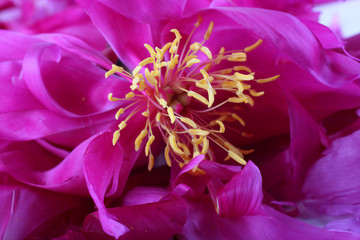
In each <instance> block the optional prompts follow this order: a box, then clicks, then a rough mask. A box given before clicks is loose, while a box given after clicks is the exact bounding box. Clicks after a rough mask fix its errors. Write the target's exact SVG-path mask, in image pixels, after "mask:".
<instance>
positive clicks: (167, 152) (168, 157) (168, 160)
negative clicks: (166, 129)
mask: <svg viewBox="0 0 360 240" xmlns="http://www.w3.org/2000/svg"><path fill="white" fill-rule="evenodd" d="M164 157H165V161H166V164H167V165H168V166H169V167H171V159H170V148H169V145H166V147H165V151H164Z"/></svg>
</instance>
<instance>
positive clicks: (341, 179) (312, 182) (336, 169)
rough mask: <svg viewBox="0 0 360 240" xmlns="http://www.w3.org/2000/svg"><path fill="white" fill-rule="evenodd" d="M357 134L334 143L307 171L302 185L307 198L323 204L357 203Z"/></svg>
mask: <svg viewBox="0 0 360 240" xmlns="http://www.w3.org/2000/svg"><path fill="white" fill-rule="evenodd" d="M359 143H360V131H356V132H354V133H353V134H351V135H348V136H345V137H343V138H339V139H337V140H334V141H333V142H332V144H331V145H330V147H329V148H328V149H327V150H326V151H324V153H323V155H324V156H323V157H322V158H321V159H320V160H319V161H317V162H316V163H315V164H314V165H313V166H312V167H311V168H310V170H309V173H308V175H307V177H306V179H305V183H304V186H303V192H304V193H305V194H306V196H307V198H308V199H313V200H316V201H318V202H319V203H323V204H332V205H337V204H340V205H341V204H359V203H360V201H359V199H360V175H359V174H358V169H359V167H360V162H359V161H358V159H359V154H360V152H359V147H358V145H359Z"/></svg>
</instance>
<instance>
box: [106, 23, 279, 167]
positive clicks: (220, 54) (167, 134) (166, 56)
mask: <svg viewBox="0 0 360 240" xmlns="http://www.w3.org/2000/svg"><path fill="white" fill-rule="evenodd" d="M200 24H202V19H201V17H199V19H198V21H197V22H196V23H195V26H194V29H193V30H192V32H191V33H190V35H189V37H188V38H187V39H186V40H185V43H184V44H183V45H180V44H181V42H182V41H183V38H182V35H181V33H180V32H179V31H178V30H177V29H172V30H171V32H172V33H173V34H174V40H173V41H172V42H168V43H166V44H165V45H164V46H162V47H161V48H159V47H155V48H153V47H152V46H150V45H148V44H145V45H144V47H145V48H146V49H147V51H148V52H149V57H147V58H145V59H144V60H142V61H141V62H140V63H139V64H138V66H136V67H135V68H134V70H133V71H132V72H127V71H125V70H124V69H123V68H122V67H119V66H117V65H112V69H110V70H109V71H108V72H107V73H106V74H105V76H106V77H108V76H110V75H112V74H117V75H119V76H121V77H123V78H125V79H128V80H129V81H130V82H131V85H130V90H129V92H128V93H127V94H126V95H125V96H116V97H114V96H113V93H109V95H108V99H109V100H110V101H124V100H127V101H129V104H128V105H127V106H126V107H125V108H120V109H119V110H118V111H117V113H116V114H115V119H116V120H119V118H120V116H121V115H122V114H124V115H125V117H123V118H121V119H123V120H122V121H121V122H119V125H118V129H117V130H116V131H115V132H114V133H113V145H115V144H116V143H117V141H118V140H119V138H120V137H121V131H122V130H123V129H124V128H126V127H127V126H128V125H131V119H132V118H133V117H134V116H140V115H141V117H143V118H145V124H144V125H145V126H142V130H141V132H140V134H139V135H138V136H137V137H136V139H135V142H134V149H135V150H136V151H138V150H140V149H141V146H142V145H143V144H144V152H145V155H146V156H147V157H148V158H149V163H148V169H149V170H151V169H152V168H153V166H154V155H153V153H152V151H151V146H152V144H153V143H154V142H156V141H163V142H164V143H165V150H164V158H165V160H166V163H167V165H168V166H172V164H174V163H177V164H178V165H179V166H180V167H183V166H184V165H186V164H187V163H188V162H190V161H191V159H193V158H194V157H196V156H198V155H200V154H203V155H205V157H206V158H207V159H210V160H215V154H214V148H220V149H222V151H223V152H224V153H225V155H224V156H225V157H224V160H229V159H233V160H234V161H236V162H238V163H239V164H241V165H245V164H246V161H245V159H244V154H247V153H249V152H251V151H252V150H242V149H239V148H237V147H236V146H234V145H233V144H232V143H231V142H229V141H227V140H226V138H225V137H224V133H225V132H226V129H227V128H230V129H231V130H232V131H233V128H232V126H233V124H238V127H236V126H235V127H234V128H241V127H244V126H245V121H244V120H243V119H242V118H241V116H239V115H241V114H239V111H238V110H237V109H239V107H236V106H237V105H242V104H245V105H249V106H253V105H254V103H255V101H254V99H255V98H256V97H260V96H262V95H263V94H264V92H263V91H260V92H258V91H255V90H254V89H253V88H252V86H251V84H252V83H254V82H257V83H265V82H270V81H274V80H275V79H277V78H278V77H279V75H277V76H274V77H270V78H267V79H256V78H255V73H254V72H252V71H251V69H250V68H249V67H247V66H246V65H244V63H245V62H246V58H247V54H248V52H250V51H252V50H254V49H255V48H257V47H259V46H260V45H261V43H262V40H261V39H260V40H258V41H257V42H255V43H254V44H253V45H251V46H248V47H246V48H244V49H242V50H236V51H234V50H232V51H226V50H225V48H224V47H222V48H220V50H218V51H217V52H215V53H214V52H211V51H210V49H209V48H207V47H206V44H205V43H206V41H207V40H208V39H209V38H210V36H211V33H212V31H213V28H214V23H213V22H210V24H209V25H208V28H207V31H206V32H205V33H204V37H203V40H202V41H201V42H191V38H192V35H193V33H194V32H195V31H196V29H197V28H198V27H199V26H200ZM224 66H226V67H224ZM229 109H230V110H229ZM240 112H241V111H240ZM229 123H231V126H230V124H229ZM136 127H138V126H136ZM154 129H157V130H158V131H159V132H160V134H158V135H157V136H161V138H162V139H155V134H154ZM240 135H241V136H243V137H248V136H249V134H247V133H246V132H241V134H240ZM193 172H194V173H201V169H193Z"/></svg>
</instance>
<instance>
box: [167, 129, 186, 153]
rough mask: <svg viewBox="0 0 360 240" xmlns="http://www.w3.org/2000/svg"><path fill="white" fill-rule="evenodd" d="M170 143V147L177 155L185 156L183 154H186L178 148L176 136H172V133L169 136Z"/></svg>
mask: <svg viewBox="0 0 360 240" xmlns="http://www.w3.org/2000/svg"><path fill="white" fill-rule="evenodd" d="M168 141H169V143H170V147H171V148H172V150H173V151H174V152H175V153H177V154H179V155H183V154H184V152H183V151H181V149H180V148H179V147H178V146H177V144H176V139H175V136H174V135H172V134H171V133H170V136H169V140H168Z"/></svg>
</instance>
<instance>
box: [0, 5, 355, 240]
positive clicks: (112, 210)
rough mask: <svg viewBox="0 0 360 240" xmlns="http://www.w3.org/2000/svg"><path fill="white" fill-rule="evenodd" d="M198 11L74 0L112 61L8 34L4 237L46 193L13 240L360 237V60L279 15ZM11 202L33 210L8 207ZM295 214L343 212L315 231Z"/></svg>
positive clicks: (58, 38) (49, 39)
mask: <svg viewBox="0 0 360 240" xmlns="http://www.w3.org/2000/svg"><path fill="white" fill-rule="evenodd" d="M281 2H282V3H284V5H281V4H280V5H281V6H289V5H291V4H288V2H287V1H281ZM198 3H199V4H198V5H195V4H192V3H190V2H186V1H162V2H161V3H159V4H153V3H149V2H145V1H141V0H139V1H137V2H136V4H134V3H131V4H130V3H127V2H126V1H111V0H99V1H95V0H93V1H89V0H78V4H79V5H81V6H82V7H83V8H84V10H85V11H86V12H87V13H88V14H89V16H90V18H91V20H92V21H93V23H94V25H95V26H96V27H97V28H98V30H99V32H101V33H102V35H103V36H104V38H105V39H106V40H107V41H108V43H109V45H110V46H111V48H112V50H113V51H114V52H115V54H116V55H117V57H118V58H119V61H117V64H118V65H116V64H114V63H115V62H111V61H110V60H109V59H107V58H106V57H105V56H104V55H103V54H101V53H99V52H97V50H95V49H94V48H92V47H90V46H89V45H88V44H86V43H84V42H83V41H82V40H79V39H78V38H76V37H72V36H68V35H62V34H45V35H33V36H26V35H23V34H19V33H14V32H11V31H1V34H2V35H3V36H4V37H3V38H1V40H0V41H1V42H2V43H3V44H2V45H1V46H3V51H2V53H1V54H0V56H1V58H0V60H1V64H2V66H3V68H1V70H2V71H3V72H2V75H3V80H2V81H1V83H2V84H3V89H5V94H4V95H3V101H2V102H3V103H4V104H2V105H1V108H2V110H1V111H2V114H1V116H0V117H1V122H2V124H1V127H0V132H1V136H2V137H1V138H2V141H3V142H2V143H1V149H2V151H1V158H0V171H1V174H2V176H4V179H5V180H4V181H3V185H4V186H6V188H5V191H3V195H1V196H2V198H3V199H4V202H6V207H5V208H3V209H2V212H3V213H4V216H7V217H4V218H2V220H1V221H2V222H1V225H0V226H1V228H0V230H1V234H2V235H3V236H6V237H8V238H11V237H13V236H14V235H12V234H13V231H14V230H12V229H14V228H13V226H15V223H16V222H15V220H16V216H18V215H19V214H20V215H21V214H22V215H26V214H29V213H28V212H27V211H26V209H29V208H34V207H37V206H39V205H38V204H39V203H38V201H37V200H36V199H44V200H43V202H44V206H43V208H41V209H40V213H41V214H40V216H41V219H40V220H39V219H38V218H36V217H35V216H32V219H34V220H33V222H34V224H33V225H31V226H28V225H25V223H24V225H20V226H21V228H22V229H23V230H22V231H21V232H19V233H18V234H19V235H17V236H15V237H14V238H18V239H21V238H23V237H33V236H35V237H37V236H45V237H53V236H55V235H56V236H60V235H62V236H61V237H60V238H61V239H113V238H114V237H115V238H120V239H121V238H123V239H138V238H139V239H140V238H146V239H169V238H171V237H173V236H176V237H177V238H180V239H204V238H208V239H234V238H235V239H266V238H267V239H279V238H283V239H288V238H290V237H291V238H296V239H358V238H359V232H358V228H357V215H356V210H357V208H356V207H357V205H356V204H357V200H356V191H354V189H357V185H356V184H355V183H356V170H354V169H356V168H353V167H354V166H356V163H355V162H354V161H353V160H355V159H356V157H355V156H356V149H355V148H356V147H355V145H353V144H350V143H351V142H356V140H357V129H358V124H357V119H358V116H357V115H356V114H354V113H356V109H358V107H359V99H358V98H359V96H360V95H359V93H358V91H359V87H358V85H357V79H358V78H359V74H360V70H359V69H360V68H359V66H360V65H359V63H358V61H357V60H356V59H355V58H353V57H352V56H350V55H349V54H348V53H347V52H345V51H344V46H343V43H342V42H341V41H340V40H339V39H338V38H337V37H336V35H334V34H333V33H332V32H331V31H330V30H329V29H328V28H326V27H325V26H322V25H320V24H318V23H316V22H313V21H312V20H311V19H313V18H308V19H306V18H298V17H299V16H304V15H302V14H296V13H295V12H297V11H292V10H288V11H287V10H285V9H288V8H287V7H276V6H272V7H267V6H266V4H265V2H264V4H261V1H258V2H257V3H255V2H254V5H253V6H248V5H247V6H243V5H242V3H241V2H238V1H235V2H234V4H231V6H230V5H229V3H228V2H225V1H214V2H211V3H210V2H209V1H199V2H198ZM280 5H279V6H280ZM300 6H307V4H305V3H304V4H300ZM251 7H263V8H271V9H261V8H251ZM305 8H307V7H305ZM279 10H283V11H287V12H290V13H294V14H296V16H298V17H296V16H295V15H290V14H288V13H284V12H282V11H279ZM299 12H303V8H299ZM15 46H16V48H17V49H18V50H17V51H16V54H13V51H12V49H14V48H15ZM10 53H12V54H10ZM119 63H122V66H119ZM105 76H106V77H107V79H105ZM108 100H110V101H108ZM339 119H340V120H341V121H340V120H339ZM340 122H341V123H340ZM345 147H348V150H347V151H345V152H344V151H342V150H343V149H344V148H345ZM343 154H345V155H344V156H346V157H348V158H349V160H348V161H347V162H344V161H343V160H342V158H343V157H342V156H343ZM135 162H136V164H135ZM332 162H337V166H339V168H338V169H336V170H333V171H328V170H329V169H328V165H329V164H331V163H332ZM146 165H147V166H146ZM169 167H171V168H169ZM351 167H352V168H353V169H352V170H353V171H351V172H349V173H350V174H349V175H348V176H347V177H348V178H341V177H338V176H339V174H340V173H341V174H343V172H345V171H347V170H348V169H349V168H351ZM341 174H340V175H341ZM318 176H323V177H322V178H323V179H322V180H321V181H319V180H318V179H317V178H318ZM330 180H332V181H334V182H335V183H337V184H335V183H334V184H333V185H332V188H328V185H327V184H328V182H329V181H330ZM314 182H317V184H314ZM320 190H321V191H320ZM16 192H21V193H22V194H24V195H28V196H32V197H34V199H35V200H34V201H29V202H28V203H24V204H25V205H24V206H27V207H28V208H23V209H21V208H20V206H19V207H18V208H19V209H16V210H17V212H13V211H12V210H11V211H10V212H9V211H8V210H7V209H9V207H10V209H13V208H14V209H15V208H16V206H17V205H14V199H15V198H16V196H17V193H16ZM90 197H91V199H92V200H93V202H94V206H95V207H96V208H93V207H92V206H91V205H90V206H88V205H85V206H84V205H83V207H82V208H81V207H79V205H82V203H83V202H88V201H87V200H88V199H89V198H90ZM84 199H85V200H84ZM62 200H63V201H64V205H63V208H61V209H57V211H54V210H52V211H47V209H48V208H50V206H52V204H58V201H62ZM40 203H42V202H40ZM45 203H46V204H45ZM300 204H302V205H304V206H305V208H307V209H309V210H308V211H311V212H312V213H313V214H315V215H316V214H318V212H321V211H322V212H325V214H328V215H330V216H334V215H337V216H339V215H344V214H351V217H350V216H349V217H348V218H342V219H341V220H338V221H337V220H334V221H331V222H329V223H328V224H327V225H326V227H325V228H322V227H316V226H311V225H309V224H307V223H304V222H302V221H301V220H300V219H297V218H296V217H297V216H299V218H300V217H301V216H302V214H303V212H304V211H305V210H304V209H302V208H301V207H300ZM298 206H299V207H298ZM291 207H292V209H293V210H294V211H291V209H290V208H291ZM70 209H78V210H79V209H80V210H81V211H80V210H79V211H78V212H73V213H69V212H68V211H69V210H70ZM289 209H290V210H289ZM297 213H300V214H297ZM64 217H66V218H70V219H74V218H75V219H76V221H66V223H65V224H60V223H58V224H56V223H55V224H54V225H53V222H52V221H51V220H53V219H63V218H64ZM337 224H338V225H337ZM49 226H55V228H56V229H57V231H55V230H54V231H52V229H54V228H52V227H49ZM19 228H20V227H19ZM344 230H346V231H348V232H344ZM51 233H53V234H54V235H51ZM6 234H8V235H6Z"/></svg>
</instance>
